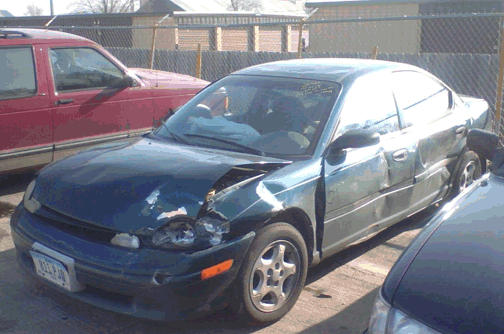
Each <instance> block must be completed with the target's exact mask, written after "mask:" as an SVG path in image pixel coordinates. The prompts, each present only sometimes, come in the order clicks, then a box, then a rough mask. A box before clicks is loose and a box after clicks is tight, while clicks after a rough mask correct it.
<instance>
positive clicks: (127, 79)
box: [113, 74, 136, 89]
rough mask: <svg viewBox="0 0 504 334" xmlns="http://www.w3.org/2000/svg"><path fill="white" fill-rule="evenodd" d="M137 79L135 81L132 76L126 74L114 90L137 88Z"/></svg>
mask: <svg viewBox="0 0 504 334" xmlns="http://www.w3.org/2000/svg"><path fill="white" fill-rule="evenodd" d="M135 84H136V82H135V79H133V78H132V77H131V76H129V75H127V74H125V75H124V77H123V78H122V79H118V80H117V81H116V82H115V83H114V84H113V87H114V88H121V89H124V88H128V87H135Z"/></svg>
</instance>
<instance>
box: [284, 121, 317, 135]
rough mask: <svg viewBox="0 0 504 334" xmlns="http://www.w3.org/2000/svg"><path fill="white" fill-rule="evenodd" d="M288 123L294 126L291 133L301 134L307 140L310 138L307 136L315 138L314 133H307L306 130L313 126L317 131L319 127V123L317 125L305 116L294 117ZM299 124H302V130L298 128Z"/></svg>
mask: <svg viewBox="0 0 504 334" xmlns="http://www.w3.org/2000/svg"><path fill="white" fill-rule="evenodd" d="M288 123H289V124H291V125H293V126H292V127H291V128H290V131H291V132H295V133H299V134H301V135H302V136H303V137H305V138H308V137H307V135H310V136H311V137H313V132H312V133H307V132H306V129H308V127H309V126H312V127H313V129H314V130H316V129H317V127H318V124H317V123H315V122H314V121H312V120H311V119H309V118H308V117H306V116H303V115H298V116H294V117H292V118H291V119H290V120H289V122H288ZM298 124H302V126H301V128H299V127H298V126H297V125H298ZM308 139H309V138H308Z"/></svg>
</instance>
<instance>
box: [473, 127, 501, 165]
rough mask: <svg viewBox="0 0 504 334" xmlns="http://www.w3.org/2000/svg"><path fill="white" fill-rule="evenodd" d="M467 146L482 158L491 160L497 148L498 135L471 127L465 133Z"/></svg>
mask: <svg viewBox="0 0 504 334" xmlns="http://www.w3.org/2000/svg"><path fill="white" fill-rule="evenodd" d="M467 147H468V148H469V149H470V150H471V151H474V152H476V154H478V155H479V156H480V157H483V158H484V159H488V160H492V157H493V152H494V151H495V150H497V149H498V148H499V137H498V136H497V135H496V134H495V133H493V132H490V131H485V130H480V129H471V130H470V131H469V133H468V134H467Z"/></svg>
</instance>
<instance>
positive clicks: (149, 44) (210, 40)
mask: <svg viewBox="0 0 504 334" xmlns="http://www.w3.org/2000/svg"><path fill="white" fill-rule="evenodd" d="M329 14H330V13H329ZM329 14H327V15H326V14H324V13H321V15H318V16H313V17H312V18H311V19H310V20H308V21H301V20H291V21H285V20H284V21H283V22H274V21H271V20H270V22H259V23H247V24H226V25H221V26H219V25H213V24H212V25H204V24H198V25H187V24H186V25H181V24H178V25H163V24H164V23H166V20H165V19H163V20H159V21H157V22H153V23H154V24H151V25H146V26H129V27H61V26H60V27H50V29H56V30H61V31H65V32H69V33H72V34H76V35H79V36H83V37H86V38H89V39H91V40H93V41H96V42H97V43H99V44H101V45H103V46H104V47H105V48H106V49H107V50H109V51H110V52H111V53H112V54H113V55H114V56H116V57H117V58H118V59H119V60H121V61H122V62H123V63H124V64H125V65H126V66H128V67H141V68H153V69H156V70H163V71H170V72H176V73H181V74H187V75H192V76H196V75H198V76H200V77H201V78H202V79H205V80H208V81H215V80H217V79H219V78H222V77H224V76H226V75H228V74H229V73H232V72H234V71H237V70H239V69H242V68H245V67H248V66H252V65H256V64H261V63H265V62H271V61H277V60H283V59H295V58H327V57H335V58H376V59H379V60H388V61H396V62H403V63H408V64H412V65H416V66H418V67H420V68H423V69H425V70H427V71H429V72H431V73H432V74H434V75H436V76H437V77H439V78H440V79H441V80H443V81H444V82H445V83H447V84H448V85H449V86H451V87H452V88H453V89H454V90H455V91H456V92H458V93H459V94H465V95H471V96H476V97H479V98H483V99H485V100H486V101H487V102H488V103H489V104H490V106H491V108H492V111H493V113H494V115H495V105H496V104H497V100H498V98H501V97H502V92H498V91H497V90H498V89H497V87H498V77H499V75H498V74H499V59H500V58H499V51H500V48H501V45H500V44H501V42H500V41H501V36H502V24H503V15H504V14H501V13H482V14H459V13H455V14H448V15H447V14H443V15H422V16H393V15H398V14H397V13H395V12H392V13H391V12H387V13H379V12H378V13H376V12H373V15H375V16H376V15H382V17H366V18H354V17H350V18H345V19H341V18H336V19H335V18H334V15H332V16H331V15H329ZM350 14H352V13H350ZM364 14H365V13H364ZM346 15H347V16H349V13H346ZM353 15H354V16H355V15H362V13H353ZM386 15H389V16H391V17H386ZM350 16H351V15H350ZM173 22H174V21H171V22H169V23H173ZM300 35H301V36H300ZM300 37H301V38H300ZM198 47H200V48H201V53H200V57H201V68H200V69H198V68H197V64H198V62H197V58H198V54H197V53H198V51H197V50H198ZM373 50H374V54H373ZM494 129H495V127H494ZM503 129H504V127H503V125H502V124H501V127H500V133H501V134H502V133H503V132H504V131H503Z"/></svg>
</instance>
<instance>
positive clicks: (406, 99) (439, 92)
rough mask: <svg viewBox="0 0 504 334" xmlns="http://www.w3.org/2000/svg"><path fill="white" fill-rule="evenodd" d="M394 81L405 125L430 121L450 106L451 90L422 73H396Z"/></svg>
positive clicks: (395, 93)
mask: <svg viewBox="0 0 504 334" xmlns="http://www.w3.org/2000/svg"><path fill="white" fill-rule="evenodd" d="M393 83H394V95H395V98H396V101H397V105H398V106H399V108H400V109H401V110H402V114H403V117H404V127H408V126H412V125H417V124H427V123H430V122H432V121H433V120H435V119H437V118H438V117H440V116H442V115H443V114H444V113H446V111H447V110H448V109H449V108H450V92H449V90H448V89H447V88H446V87H444V86H443V85H441V84H440V83H439V82H437V81H435V80H434V79H432V78H430V77H428V76H426V75H424V74H422V73H417V72H397V73H394V74H393Z"/></svg>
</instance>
